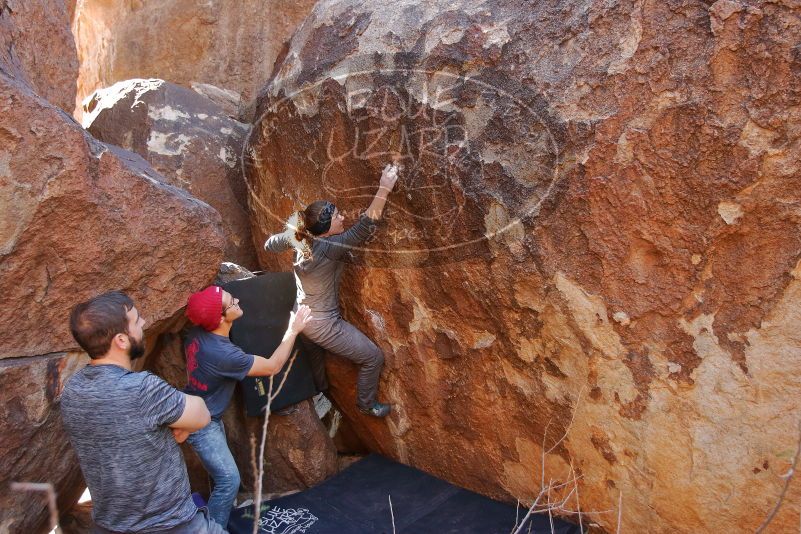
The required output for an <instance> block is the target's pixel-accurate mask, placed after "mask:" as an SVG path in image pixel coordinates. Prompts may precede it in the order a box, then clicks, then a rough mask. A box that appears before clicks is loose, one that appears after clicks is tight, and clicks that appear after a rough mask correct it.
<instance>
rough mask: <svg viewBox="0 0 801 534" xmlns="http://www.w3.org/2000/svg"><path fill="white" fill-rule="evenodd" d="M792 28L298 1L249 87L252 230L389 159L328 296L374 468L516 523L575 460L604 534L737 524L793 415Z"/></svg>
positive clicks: (657, 10)
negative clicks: (370, 394)
mask: <svg viewBox="0 0 801 534" xmlns="http://www.w3.org/2000/svg"><path fill="white" fill-rule="evenodd" d="M798 13H799V6H798V5H796V4H794V3H792V2H775V3H773V2H735V1H732V0H719V1H717V2H687V1H678V0H676V1H674V0H670V1H667V2H633V1H621V2H613V3H601V2H589V1H588V2H571V3H564V2H557V1H544V2H527V3H521V2H500V1H499V2H478V1H468V0H457V1H455V2H448V3H447V5H445V4H443V5H439V4H431V5H429V4H420V3H416V2H407V1H403V0H401V1H394V2H388V1H380V0H369V1H366V2H363V3H359V4H354V3H352V2H338V1H333V0H322V1H321V2H319V3H318V4H317V5H316V6H315V8H314V10H313V11H312V13H311V14H310V15H309V18H308V19H307V20H306V21H305V22H304V24H303V25H302V26H301V27H300V29H299V30H298V32H297V33H296V34H295V35H294V37H293V39H292V41H291V43H290V46H289V48H288V50H287V51H286V54H285V56H284V57H283V58H282V60H281V62H280V63H279V64H277V65H276V71H275V72H276V74H275V76H274V78H272V79H271V81H270V83H269V84H268V85H267V86H266V87H265V88H264V90H263V91H262V92H261V94H260V98H259V102H258V113H257V116H258V122H257V123H256V124H255V126H254V129H253V135H252V136H251V137H250V139H249V142H248V143H249V145H248V154H249V159H248V161H247V173H248V175H247V177H248V181H249V184H250V187H251V194H252V195H253V198H252V201H251V206H252V207H253V208H254V209H255V213H254V215H253V222H254V235H255V237H256V239H257V240H261V239H263V238H264V237H265V236H266V235H267V234H269V233H273V232H276V231H279V230H280V228H281V221H282V220H283V219H284V218H286V216H287V215H289V213H290V212H291V211H292V210H294V209H297V208H299V207H301V206H303V205H305V204H306V203H308V202H310V201H313V200H315V199H317V198H321V197H322V198H328V199H331V200H333V201H334V202H336V203H337V204H338V205H339V206H340V208H341V209H343V210H345V211H347V212H348V213H349V214H350V215H351V216H352V215H354V214H355V212H356V211H357V210H358V209H359V208H362V209H363V208H364V207H366V205H367V203H368V202H369V198H370V196H371V195H372V194H373V193H374V192H375V190H376V187H377V180H378V176H379V174H380V170H381V168H382V167H383V166H384V165H385V164H386V163H387V162H388V161H390V160H392V159H396V160H398V161H399V163H401V165H403V171H402V172H401V179H400V182H399V185H398V187H397V190H396V192H394V193H393V194H392V196H391V197H390V204H389V207H388V210H387V214H386V215H387V216H386V220H385V222H384V223H382V227H381V230H380V231H379V233H378V234H377V239H376V240H374V241H373V242H370V243H367V244H366V245H365V246H364V247H362V248H360V249H358V250H354V251H353V254H352V256H351V261H352V263H353V265H351V266H350V267H349V268H348V269H347V275H346V278H345V280H344V282H343V287H342V294H343V299H342V301H343V312H344V315H345V317H346V318H347V319H348V320H350V321H352V322H353V323H355V324H356V325H357V326H358V327H359V328H361V329H362V330H363V331H365V332H366V333H367V334H368V335H369V336H370V337H371V338H372V339H374V340H376V342H377V343H378V344H379V345H380V346H381V347H382V349H383V350H384V352H385V354H386V356H387V363H386V366H385V370H384V373H383V377H382V387H381V393H380V396H381V398H382V400H385V401H389V402H393V403H395V413H394V414H393V415H392V416H391V417H390V418H389V419H388V420H387V421H386V422H382V421H375V420H366V419H365V418H363V417H361V416H359V415H358V413H357V412H356V411H355V409H354V396H355V392H354V382H355V370H354V369H353V367H351V366H350V365H349V364H347V363H345V362H342V361H338V360H336V359H333V360H331V361H330V362H329V363H330V366H329V369H330V371H331V380H332V393H333V396H334V398H335V400H336V401H337V404H338V405H340V407H341V408H342V409H343V410H344V411H345V412H346V415H347V416H348V417H349V418H350V419H351V423H352V425H353V426H354V428H356V429H357V432H358V433H359V434H360V436H361V437H362V439H363V440H364V441H365V443H367V444H368V446H369V447H371V448H372V449H373V450H377V451H380V452H382V453H384V454H387V455H389V456H391V457H394V458H396V459H399V460H400V461H402V462H405V463H409V464H411V465H414V466H417V467H420V468H422V469H424V470H426V471H428V472H431V473H433V474H435V475H437V476H441V477H443V478H445V479H448V480H450V481H452V482H454V483H456V484H459V485H462V486H466V487H468V488H472V489H474V490H477V491H480V492H482V493H485V494H488V495H491V496H494V497H498V498H503V499H507V500H511V501H513V500H514V499H516V498H520V499H523V500H526V499H531V498H533V497H534V496H536V495H537V493H538V492H539V491H540V487H541V484H542V481H543V480H544V481H545V483H546V484H547V482H548V481H549V480H551V479H553V480H559V481H564V480H566V478H567V474H568V472H569V470H570V465H572V466H573V467H574V468H575V471H576V472H577V473H578V474H579V475H580V477H581V478H580V480H579V489H580V491H579V494H580V501H581V509H582V510H583V511H585V512H587V513H588V516H587V517H585V519H584V521H585V524H586V522H593V523H596V524H598V525H601V526H602V527H603V528H605V529H606V530H607V531H615V530H616V529H617V516H618V511H619V509H620V507H621V506H622V514H621V515H622V525H621V527H620V528H621V532H649V533H676V532H682V533H696V532H749V531H754V530H755V529H756V528H757V527H758V526H759V525H760V523H761V522H762V521H763V520H764V519H765V517H766V516H768V514H769V513H770V511H771V509H772V508H773V506H774V504H775V503H776V501H777V499H778V497H779V494H780V492H781V488H782V486H783V484H784V479H783V478H782V477H781V475H783V474H785V472H786V471H787V469H788V467H789V465H790V462H791V460H792V456H793V453H794V452H795V450H796V448H797V446H798V442H799V436H798V428H799V427H798V423H799V417H801V401H799V399H801V380H800V379H801V339H800V338H799V334H798V332H799V331H801V308H799V305H798V303H799V298H801V265H800V264H799V259H801V240H799V238H798V236H799V235H801V211H799V206H801V169H799V161H801V157H799V156H801V150H800V149H799V136H800V135H801V114H800V113H799V109H801V108H799V105H800V104H801V93H800V92H799V89H798V88H799V87H800V85H799V82H800V81H801V79H800V77H801V52H800V51H799V47H798V43H799V42H801V24H799V23H798ZM260 261H261V262H262V264H263V265H264V266H265V267H268V268H278V267H283V268H289V267H290V265H291V258H290V257H289V255H288V254H287V255H286V256H282V257H280V258H279V257H274V256H268V255H266V254H264V255H262V256H261V257H260ZM565 433H566V434H567V437H566V439H565V440H564V441H563V442H561V443H558V440H559V438H560V437H561V436H562V435H563V434H565ZM543 447H544V448H545V449H546V450H550V449H552V448H553V450H552V451H551V452H550V453H549V454H547V455H545V462H544V463H545V466H544V470H545V473H544V475H542V474H541V470H542V469H543V466H542V457H543V455H542V453H543ZM799 484H801V482H798V481H794V483H793V484H792V485H791V488H790V492H789V494H788V501H787V502H797V501H798V498H799V494H801V491H799V490H798V489H797V487H798V485H799ZM571 506H572V508H573V509H575V508H576V502H575V500H574V501H572V502H571ZM798 521H799V515H798V511H797V510H794V509H793V507H790V506H784V507H783V508H782V509H781V510H780V512H779V514H778V515H777V517H776V518H775V519H774V520H773V523H772V524H771V529H772V530H771V531H774V532H786V531H792V530H794V529H797V525H798Z"/></svg>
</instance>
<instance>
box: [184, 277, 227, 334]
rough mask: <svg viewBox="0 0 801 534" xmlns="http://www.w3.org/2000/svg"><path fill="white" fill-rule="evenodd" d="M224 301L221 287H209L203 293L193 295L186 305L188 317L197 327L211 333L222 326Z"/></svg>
mask: <svg viewBox="0 0 801 534" xmlns="http://www.w3.org/2000/svg"><path fill="white" fill-rule="evenodd" d="M222 299H223V290H222V288H221V287H219V286H209V287H207V288H206V289H204V290H203V291H198V292H197V293H192V294H191V295H189V300H188V301H187V303H186V316H187V317H188V318H189V320H190V321H192V322H193V323H195V324H196V325H198V326H200V327H203V328H204V329H205V330H208V331H209V332H211V331H212V330H214V329H215V328H217V327H218V326H220V319H222V309H223V305H222Z"/></svg>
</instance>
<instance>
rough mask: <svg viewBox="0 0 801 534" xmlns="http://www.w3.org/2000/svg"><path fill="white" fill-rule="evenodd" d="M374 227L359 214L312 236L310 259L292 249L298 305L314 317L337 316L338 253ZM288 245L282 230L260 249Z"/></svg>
mask: <svg viewBox="0 0 801 534" xmlns="http://www.w3.org/2000/svg"><path fill="white" fill-rule="evenodd" d="M375 227H376V221H374V220H373V219H371V218H370V217H368V216H367V215H362V216H361V217H359V220H358V221H357V222H356V224H354V225H353V226H351V227H350V228H349V229H348V230H347V231H345V232H343V233H341V234H338V235H333V236H330V237H324V238H318V239H315V240H314V243H313V244H312V257H311V258H310V259H307V260H303V256H302V253H301V252H300V251H297V252H296V253H295V267H294V271H295V282H296V284H297V287H298V296H297V302H298V305H300V304H305V305H307V306H308V307H309V308H311V311H312V314H313V315H314V316H315V317H316V318H327V317H337V316H339V281H340V278H342V269H343V268H344V267H345V262H343V261H342V257H343V256H344V255H345V254H346V253H347V252H348V248H349V247H352V246H357V245H360V244H361V243H364V241H365V240H366V239H367V238H368V237H369V236H370V235H371V234H372V233H373V231H374V230H375ZM291 248H294V247H292V245H291V243H290V241H289V236H288V235H287V234H286V233H282V234H275V235H272V236H270V238H269V239H267V241H266V242H265V243H264V249H265V250H268V251H270V252H283V251H285V250H289V249H291Z"/></svg>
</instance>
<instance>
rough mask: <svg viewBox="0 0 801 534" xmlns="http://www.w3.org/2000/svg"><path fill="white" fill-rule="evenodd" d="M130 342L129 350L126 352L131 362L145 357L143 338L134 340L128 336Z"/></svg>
mask: <svg viewBox="0 0 801 534" xmlns="http://www.w3.org/2000/svg"><path fill="white" fill-rule="evenodd" d="M128 338H129V339H130V340H131V348H130V349H129V350H128V356H129V357H130V358H131V361H134V360H137V359H139V358H141V357H142V356H144V355H145V336H142V339H134V338H133V337H131V336H128Z"/></svg>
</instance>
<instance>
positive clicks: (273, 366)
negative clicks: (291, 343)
mask: <svg viewBox="0 0 801 534" xmlns="http://www.w3.org/2000/svg"><path fill="white" fill-rule="evenodd" d="M281 367H283V366H282V365H279V364H278V362H276V361H274V359H273V358H270V359H268V360H267V361H266V362H265V364H264V376H273V375H277V374H278V373H280V372H281Z"/></svg>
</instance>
